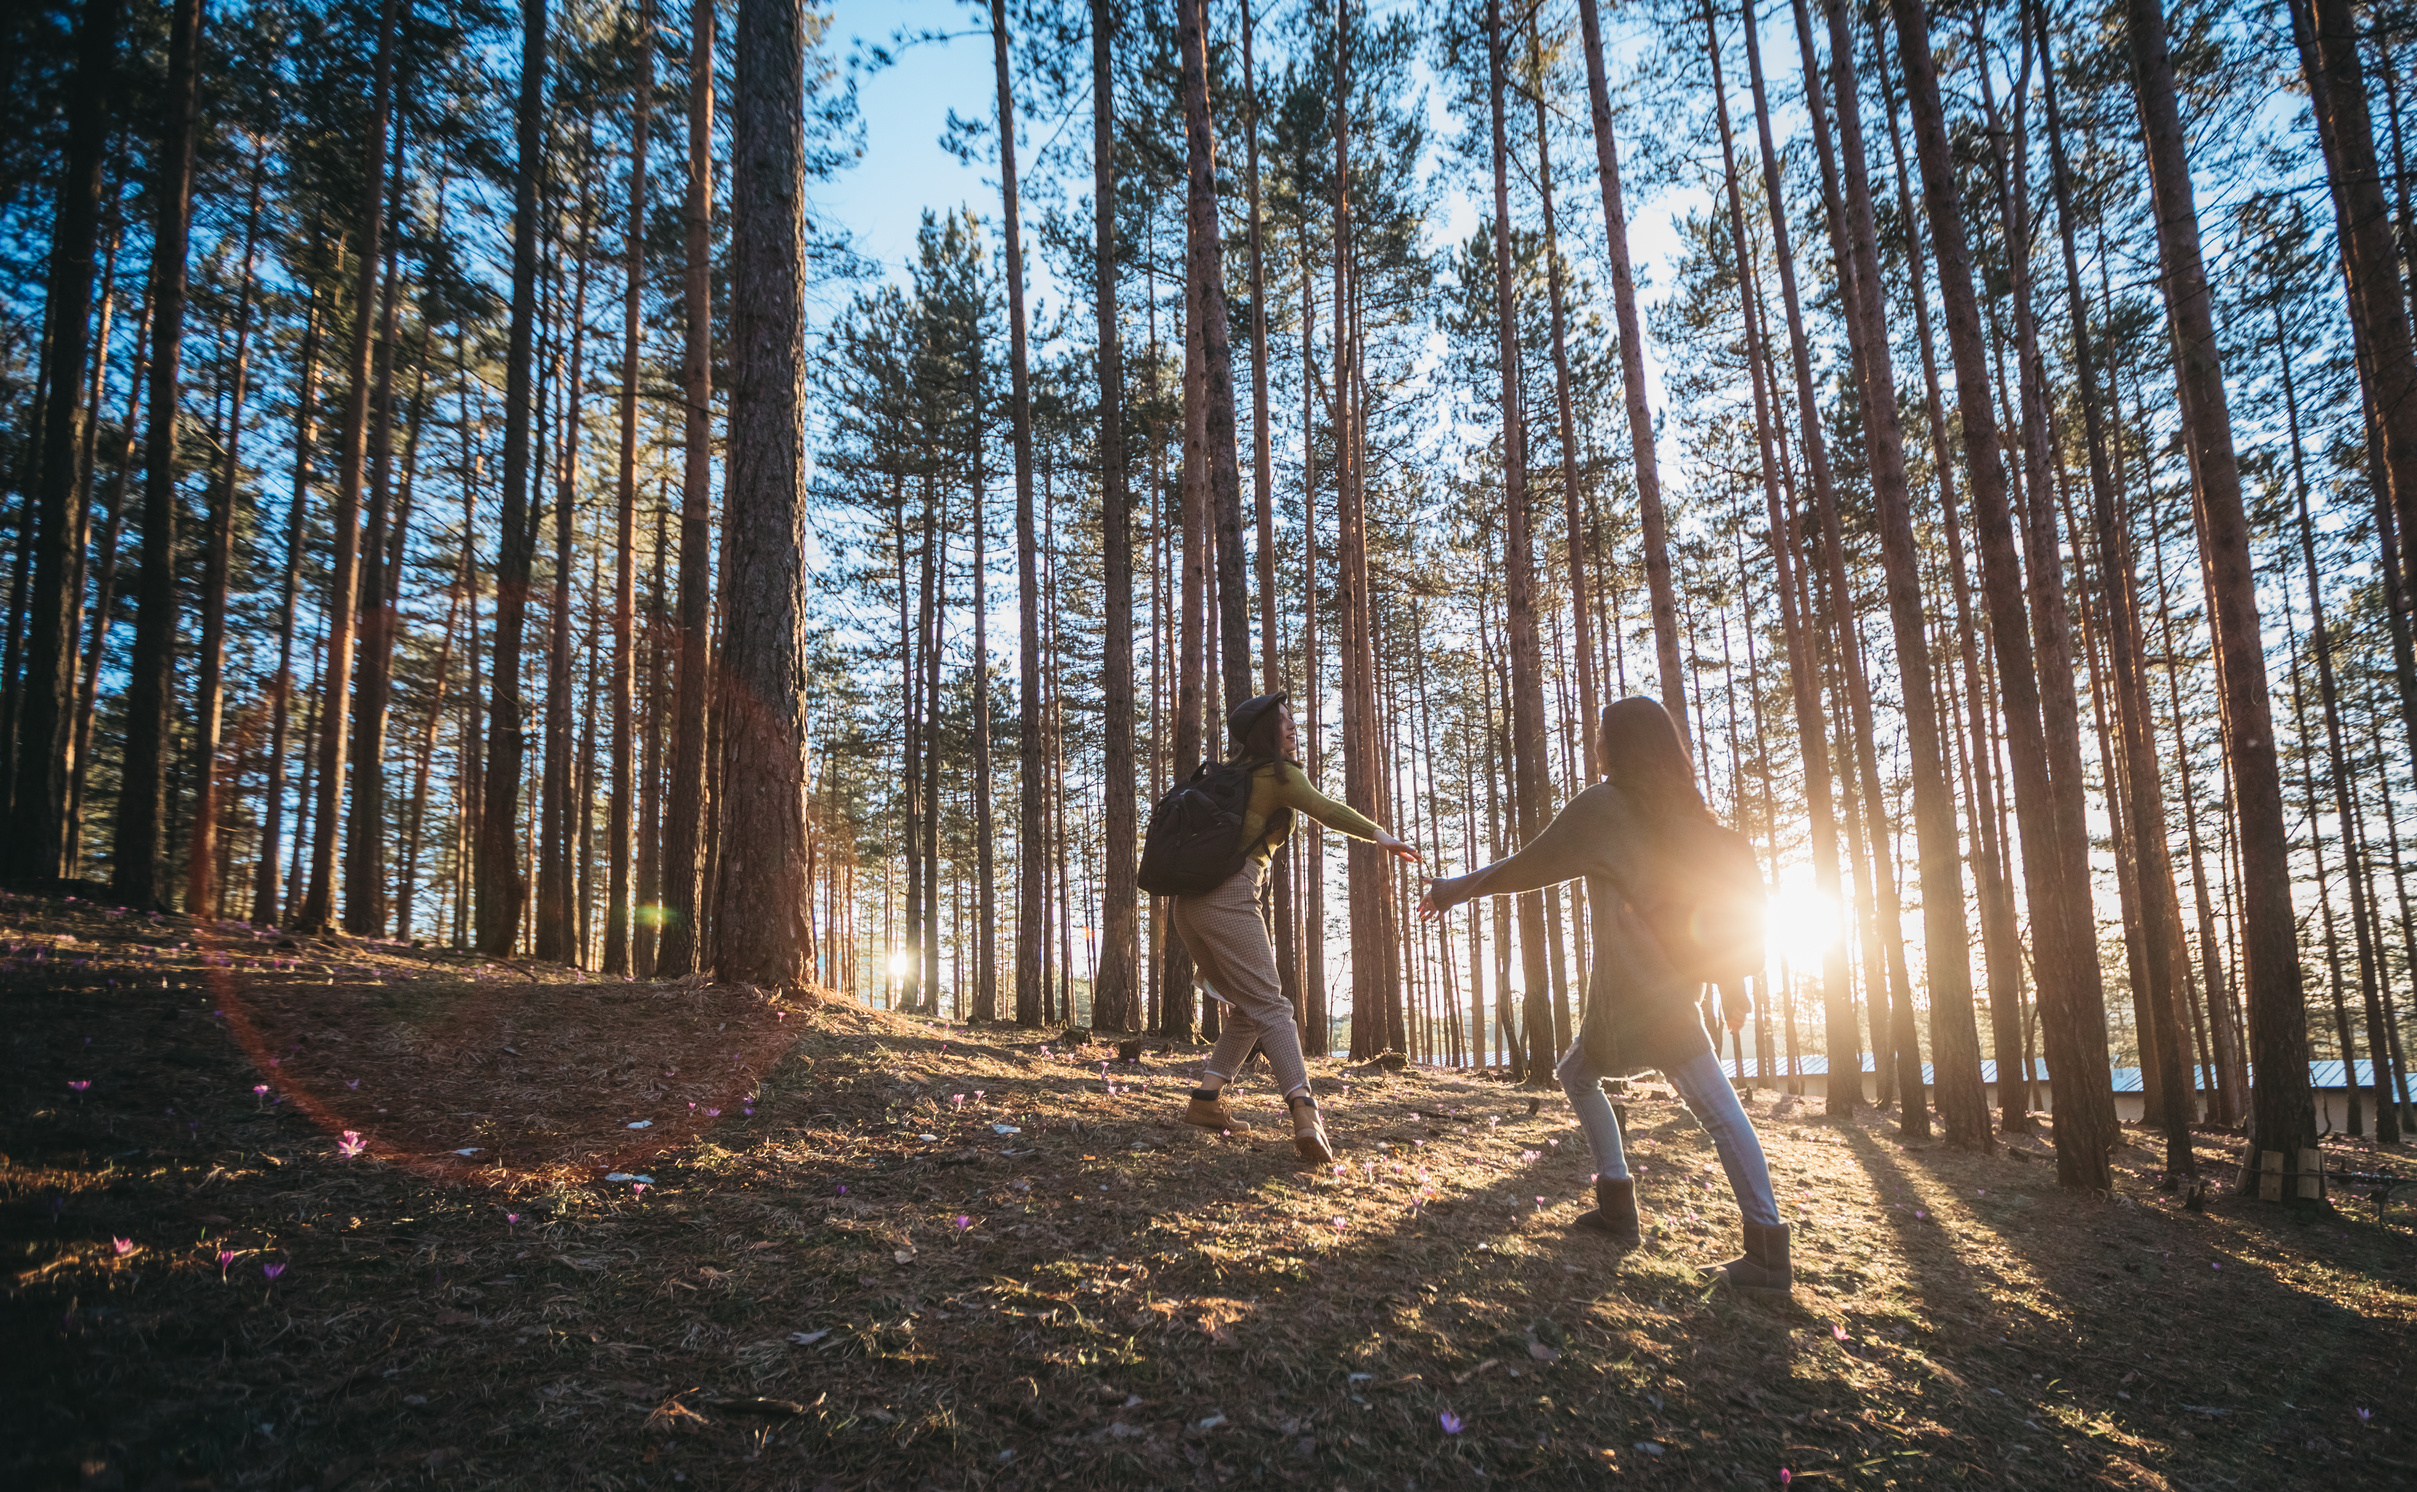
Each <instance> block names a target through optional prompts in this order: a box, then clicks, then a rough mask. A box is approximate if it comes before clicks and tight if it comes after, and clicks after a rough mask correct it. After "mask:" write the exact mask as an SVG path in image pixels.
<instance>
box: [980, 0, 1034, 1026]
mask: <svg viewBox="0 0 2417 1492" xmlns="http://www.w3.org/2000/svg"><path fill="white" fill-rule="evenodd" d="M990 39H991V57H992V61H993V63H994V65H995V68H996V71H997V73H998V87H999V188H1000V202H1001V207H1002V210H1003V212H1004V214H1005V224H1006V238H1007V266H1006V268H1007V327H1008V331H1007V336H1008V341H1007V358H1008V378H1009V387H1008V398H1009V400H1010V401H1011V402H1010V405H1009V409H1008V418H1009V420H1010V421H1011V423H1012V425H1013V429H1014V442H1015V551H1016V647H1017V652H1016V657H1017V662H1018V665H1019V667H1018V673H1019V674H1020V678H1019V679H1018V680H1017V686H1016V687H1017V697H1016V705H1017V714H1018V717H1019V718H1018V723H1017V733H1016V767H1017V772H1018V774H1019V777H1020V781H1019V784H1018V788H1019V792H1018V797H1017V802H1016V844H1017V846H1018V854H1017V857H1016V863H1017V873H1016V881H1017V885H1016V924H1015V925H1016V935H1015V1018H1016V1022H1017V1023H1018V1024H1019V1025H1026V1026H1037V1025H1039V1024H1040V1023H1041V1022H1042V1020H1044V1019H1045V1018H1046V1017H1047V1015H1048V1011H1049V858H1048V856H1047V855H1045V854H1044V853H1042V846H1043V845H1045V844H1046V843H1047V842H1048V839H1049V784H1048V781H1047V779H1046V778H1045V777H1044V776H1043V773H1042V747H1043V745H1044V742H1043V741H1042V739H1041V737H1042V733H1043V721H1042V715H1041V579H1040V562H1039V551H1038V549H1037V547H1036V537H1035V532H1034V524H1033V507H1032V375H1031V372H1030V369H1029V366H1028V362H1027V358H1028V352H1027V349H1026V339H1025V330H1024V238H1023V220H1022V213H1023V203H1022V201H1021V200H1020V199H1019V197H1018V196H1017V181H1016V157H1015V90H1014V88H1013V87H1012V86H1011V83H1012V78H1011V74H1010V72H1009V68H1008V56H1007V0H990ZM983 673H984V675H985V677H987V675H988V673H989V668H988V665H987V663H985V665H984V668H983ZM989 918H990V911H989V908H988V907H985V908H984V909H983V924H984V929H985V930H984V932H983V933H982V936H983V937H985V938H986V939H987V937H988V933H987V928H988V925H989ZM995 1004H996V996H995V995H994V994H993V993H992V992H991V990H990V989H989V987H988V981H987V980H982V979H977V980H976V981H975V984H974V1013H975V1014H977V1015H980V1016H983V1017H985V1018H987V1017H989V1016H990V1015H993V1014H995V1011H994V1010H993V1009H991V1008H990V1007H991V1006H993V1005H995Z"/></svg>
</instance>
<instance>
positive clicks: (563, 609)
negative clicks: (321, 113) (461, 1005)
mask: <svg viewBox="0 0 2417 1492" xmlns="http://www.w3.org/2000/svg"><path fill="white" fill-rule="evenodd" d="M594 144H595V137H594V130H593V122H592V121H591V123H590V129H589V132H588V139H587V145H588V147H589V149H588V150H587V151H585V152H583V155H584V157H585V158H584V159H583V160H582V161H581V164H580V172H579V225H578V226H579V257H578V259H577V261H576V262H575V264H574V265H573V268H572V277H571V304H570V319H571V346H570V356H569V359H568V361H567V362H564V363H562V364H560V365H559V367H560V372H559V375H558V377H557V378H556V380H555V382H556V386H557V387H558V388H559V389H560V390H561V391H562V392H561V399H562V406H561V410H560V428H561V431H562V434H561V437H560V442H561V444H560V447H559V449H558V450H557V451H556V452H555V453H554V484H555V485H554V511H553V513H552V515H551V516H552V518H553V520H554V575H553V581H554V587H553V596H552V606H551V610H550V612H549V615H548V616H547V619H546V620H547V630H548V633H549V638H548V646H547V649H546V719H545V764H544V776H543V777H542V778H541V780H540V784H539V788H538V808H537V817H538V850H537V923H536V926H535V928H534V929H533V931H534V932H535V934H536V954H537V957H539V958H541V959H544V960H547V961H548V962H552V963H566V964H576V963H578V962H579V961H580V959H581V958H582V956H583V955H584V950H583V949H581V948H580V947H579V940H578V939H577V937H576V936H575V928H574V925H573V916H572V907H573V905H574V901H575V897H574V893H573V886H572V869H571V867H572V856H573V853H574V840H575V838H576V836H575V834H574V832H573V828H572V823H573V814H574V813H575V812H576V811H577V809H576V807H575V802H576V799H575V790H574V786H573V780H572V768H571V762H572V751H573V747H572V742H573V739H574V737H575V734H576V732H577V730H578V714H579V712H578V709H577V706H576V704H575V703H574V695H575V693H576V691H575V688H574V683H575V681H576V679H577V677H578V666H579V665H578V662H577V660H576V659H575V658H574V657H573V653H572V647H571V611H572V606H573V602H572V579H573V576H574V575H575V574H576V572H577V563H576V561H575V560H574V558H573V556H572V552H571V550H572V545H573V543H574V542H575V536H576V532H577V528H578V523H577V519H578V512H579V503H578V480H579V447H580V445H581V443H582V438H583V437H584V436H585V435H586V433H587V432H586V426H585V421H584V417H583V415H582V413H581V410H580V400H581V398H582V396H583V395H584V394H585V393H586V389H587V291H588V273H589V269H590V267H591V264H592V256H593V254H594V251H595V243H596V214H595V197H594V189H595V161H594V151H593V146H594ZM557 305H559V302H557Z"/></svg>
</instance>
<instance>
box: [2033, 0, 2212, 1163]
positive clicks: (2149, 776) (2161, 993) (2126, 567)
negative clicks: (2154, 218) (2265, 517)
mask: <svg viewBox="0 0 2417 1492" xmlns="http://www.w3.org/2000/svg"><path fill="white" fill-rule="evenodd" d="M2031 15H2032V18H2033V23H2034V27H2035V31H2036V34H2037V36H2038V39H2039V48H2040V61H2041V66H2040V84H2041V90H2042V94H2041V101H2042V104H2043V105H2044V107H2045V108H2046V110H2047V116H2048V155H2049V168H2050V181H2051V185H2052V186H2053V187H2054V190H2055V195H2056V213H2057V230H2058V236H2059V238H2060V240H2061V244H2062V248H2063V251H2064V269H2065V302H2066V310H2067V314H2068V315H2069V316H2070V317H2071V319H2072V329H2071V333H2070V335H2071V337H2072V340H2073V363H2074V373H2075V375H2076V377H2078V379H2079V380H2080V383H2081V407H2082V433H2083V441H2084V445H2085V448H2086V449H2087V451H2088V455H2089V467H2090V496H2091V511H2092V515H2093V520H2094V525H2095V527H2096V529H2097V534H2098V556H2099V558H2098V564H2099V593H2100V595H2101V596H2103V597H2104V598H2105V600H2104V604H2105V607H2106V630H2107V652H2108V653H2109V655H2110V661H2111V662H2112V664H2113V673H2114V683H2115V688H2114V695H2115V719H2116V734H2117V738H2118V741H2119V743H2120V745H2121V748H2122V752H2123V761H2124V796H2125V805H2124V806H2125V808H2126V809H2127V811H2128V815H2127V816H2128V819H2129V826H2130V829H2131V837H2132V843H2133V853H2132V858H2133V865H2134V880H2135V885H2136V888H2137V893H2138V895H2139V898H2140V921H2141V928H2140V932H2139V945H2140V959H2141V964H2142V968H2143V970H2144V972H2145V973H2146V974H2147V977H2148V994H2149V997H2150V1007H2151V1011H2152V1015H2153V1019H2154V1022H2155V1036H2156V1047H2157V1052H2158V1060H2159V1064H2160V1067H2161V1077H2162V1086H2163V1088H2164V1091H2165V1094H2166V1115H2165V1149H2166V1154H2165V1170H2166V1173H2167V1174H2168V1175H2174V1176H2195V1175H2197V1174H2198V1162H2197V1158H2196V1153H2195V1152H2194V1151H2193V1149H2192V1147H2191V1139H2190V1122H2191V1117H2192V1116H2191V1110H2192V1107H2193V1099H2194V1097H2195V1091H2196V1088H2197V1085H2196V1084H2195V1083H2194V1082H2192V1081H2191V1069H2192V1067H2193V1065H2194V1064H2193V1063H2191V1061H2190V1060H2189V1057H2188V1054H2187V1040H2186V1036H2185V1033H2184V1030H2183V1018H2182V1002H2183V991H2182V982H2183V970H2182V959H2181V950H2180V948H2179V947H2178V946H2177V945H2176V943H2175V940H2174V937H2173V934H2174V933H2175V932H2176V931H2178V930H2179V929H2180V927H2181V925H2182V924H2181V903H2180V898H2179V896H2178V894H2177V893H2176V891H2175V888H2174V874H2173V859H2172V854H2171V852H2170V850H2169V848H2168V845H2167V841H2166V837H2165V791H2164V786H2163V783H2162V781H2161V778H2162V769H2161V767H2160V764H2159V763H2158V761H2157V747H2156V733H2155V727H2154V724H2153V717H2152V716H2151V714H2150V711H2149V703H2148V679H2147V673H2148V660H2147V652H2146V648H2145V646H2144V644H2143V641H2142V637H2141V627H2140V611H2139V579H2138V573H2137V569H2136V567H2135V565H2134V562H2133V558H2132V540H2131V533H2130V530H2129V528H2128V527H2127V526H2126V524H2125V521H2124V517H2123V513H2122V495H2121V493H2120V492H2119V491H2118V490H2117V488H2116V483H2115V481H2114V477H2113V474H2112V472H2111V470H2110V467H2109V463H2108V460H2107V451H2106V430H2105V424H2106V421H2105V414H2104V407H2103V400H2102V398H2101V396H2100V392H2099V382H2098V366H2097V363H2098V353H2097V348H2096V344H2095V342H2094V340H2093V338H2092V337H2091V334H2090V322H2089V306H2088V303H2087V301H2086V300H2085V299H2084V297H2083V294H2082V289H2081V267H2080V259H2079V256H2078V254H2077V253H2076V250H2075V247H2074V214H2073V203H2072V186H2071V172H2070V169H2069V167H2068V166H2067V164H2066V159H2065V148H2064V120H2063V116H2062V115H2061V114H2060V113H2059V112H2058V109H2057V105H2056V58H2055V50H2054V47H2053V45H2052V43H2051V41H2050V34H2049V30H2048V19H2047V11H2046V7H2044V6H2041V5H2037V4H2034V5H2033V6H2032V9H2031Z"/></svg>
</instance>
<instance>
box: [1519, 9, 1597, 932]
mask: <svg viewBox="0 0 2417 1492" xmlns="http://www.w3.org/2000/svg"><path fill="white" fill-rule="evenodd" d="M1590 3H1591V0H1590ZM1538 31H1539V26H1538V23H1537V20H1536V17H1535V16H1534V15H1532V14H1531V15H1530V16H1529V17H1528V32H1527V42H1528V57H1529V61H1530V64H1531V70H1532V72H1533V74H1534V79H1535V83H1536V187H1537V190H1538V191H1539V192H1540V193H1541V194H1542V196H1543V199H1544V269H1545V289H1546V293H1547V294H1548V295H1549V296H1550V297H1551V300H1552V335H1553V415H1554V418H1555V420H1556V421H1557V425H1556V434H1557V436H1558V438H1559V443H1560V446H1561V509H1562V521H1563V522H1564V523H1565V524H1566V525H1567V527H1568V531H1569V532H1568V543H1569V616H1570V631H1571V641H1570V651H1571V652H1573V653H1575V654H1576V655H1577V670H1578V738H1579V750H1578V760H1579V762H1580V764H1581V765H1582V766H1583V767H1584V769H1585V770H1584V773H1583V776H1582V778H1581V780H1582V781H1585V782H1592V781H1594V780H1595V779H1596V778H1598V777H1600V776H1602V775H1603V759H1602V755H1601V752H1600V749H1599V748H1600V747H1601V744H1602V743H1601V742H1600V741H1599V740H1598V739H1597V734H1598V731H1597V723H1598V722H1597V715H1596V698H1595V635H1594V618H1593V617H1592V616H1590V615H1589V613H1590V612H1591V611H1592V610H1593V609H1594V607H1593V602H1592V597H1593V590H1592V588H1591V587H1590V586H1589V585H1588V582H1587V567H1588V564H1589V560H1588V557H1587V553H1586V550H1587V533H1586V524H1585V521H1584V519H1583V518H1582V517H1581V516H1580V514H1579V512H1578V423H1577V416H1576V412H1575V411H1574V410H1573V409H1572V407H1571V401H1570V386H1569V337H1568V310H1567V306H1566V305H1565V304H1564V297H1563V295H1562V284H1561V278H1562V276H1561V235H1560V232H1559V225H1558V224H1557V223H1556V222H1555V221H1554V219H1553V155H1552V141H1551V139H1550V137H1549V131H1548V130H1547V129H1546V119H1545V110H1544V88H1543V75H1544V62H1543V41H1542V38H1541V37H1540V36H1539V35H1538ZM1608 133H1609V132H1608V131H1606V134H1607V135H1608ZM1581 895H1583V893H1582V892H1581V891H1580V890H1579V889H1578V883H1576V882H1572V883H1571V887H1570V897H1571V900H1572V901H1573V902H1574V901H1576V900H1577V899H1578V898H1579V897H1580V896H1581Z"/></svg>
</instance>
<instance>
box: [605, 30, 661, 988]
mask: <svg viewBox="0 0 2417 1492" xmlns="http://www.w3.org/2000/svg"><path fill="white" fill-rule="evenodd" d="M634 66H635V67H636V69H637V73H638V83H637V89H636V97H634V98H633V99H632V100H631V101H630V114H631V119H630V152H629V217H628V219H627V220H626V222H625V225H624V227H623V229H622V231H623V233H624V234H625V235H626V236H627V239H628V243H627V249H628V255H627V257H628V279H627V283H626V289H625V294H624V297H623V300H622V304H621V480H620V492H619V498H620V501H619V503H618V505H617V508H616V511H615V514H614V532H613V544H614V548H613V556H614V558H613V677H612V686H611V687H612V696H613V702H612V708H613V788H612V792H613V800H612V805H611V814H612V817H611V818H610V819H609V820H608V821H607V825H606V829H605V837H606V851H605V853H606V855H607V856H608V858H609V859H610V862H611V869H610V871H609V872H608V874H607V877H606V884H605V893H604V972H605V973H607V974H627V973H628V972H630V936H629V933H630V927H629V918H630V895H629V893H630V861H631V858H632V855H633V850H634V843H633V815H632V810H633V809H634V808H635V807H636V806H637V804H636V797H637V781H636V777H635V772H634V765H635V763H634V758H635V757H636V755H637V754H638V749H637V748H638V743H637V742H636V741H635V740H634V739H633V738H632V737H633V733H634V732H635V730H636V724H637V722H636V714H637V675H636V669H635V659H634V655H633V652H632V646H633V644H632V631H633V626H634V618H635V616H636V613H637V610H638V352H639V338H638V333H639V326H640V316H641V314H642V313H643V311H644V305H643V303H642V296H641V292H642V291H643V289H644V287H645V283H646V145H647V139H646V137H647V133H648V130H649V129H650V127H651V125H652V121H653V109H654V100H655V6H654V0H642V3H641V4H640V5H639V8H638V55H637V59H636V61H635V63H634Z"/></svg>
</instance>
